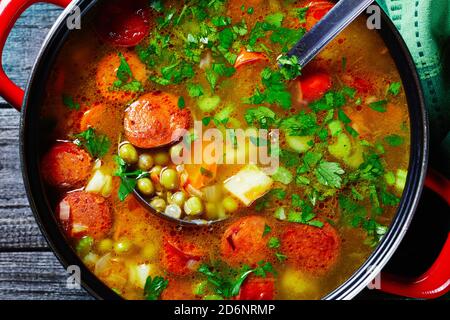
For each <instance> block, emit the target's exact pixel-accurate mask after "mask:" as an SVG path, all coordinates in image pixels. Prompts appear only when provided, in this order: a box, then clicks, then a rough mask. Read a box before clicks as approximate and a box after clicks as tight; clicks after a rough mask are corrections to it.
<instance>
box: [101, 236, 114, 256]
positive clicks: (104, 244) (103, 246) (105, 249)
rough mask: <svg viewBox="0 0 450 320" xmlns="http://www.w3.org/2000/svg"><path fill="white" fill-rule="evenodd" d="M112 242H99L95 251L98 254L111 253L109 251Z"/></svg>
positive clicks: (104, 240)
mask: <svg viewBox="0 0 450 320" xmlns="http://www.w3.org/2000/svg"><path fill="white" fill-rule="evenodd" d="M113 245H114V243H113V241H112V240H111V239H102V240H100V242H99V243H98V245H97V250H98V251H99V252H100V253H103V254H104V253H107V252H109V251H111V249H112V248H113Z"/></svg>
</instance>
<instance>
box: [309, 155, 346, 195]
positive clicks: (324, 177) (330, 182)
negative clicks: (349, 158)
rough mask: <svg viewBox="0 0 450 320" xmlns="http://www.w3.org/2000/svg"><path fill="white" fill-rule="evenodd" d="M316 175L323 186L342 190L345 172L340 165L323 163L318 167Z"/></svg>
mask: <svg viewBox="0 0 450 320" xmlns="http://www.w3.org/2000/svg"><path fill="white" fill-rule="evenodd" d="M315 173H316V177H317V180H318V181H319V182H320V183H321V184H323V185H325V186H329V187H332V188H336V189H340V188H341V185H342V184H341V183H342V177H341V175H343V174H344V173H345V171H344V169H342V168H341V166H340V165H339V163H336V162H327V161H322V162H320V163H319V165H318V166H317V168H316V170H315Z"/></svg>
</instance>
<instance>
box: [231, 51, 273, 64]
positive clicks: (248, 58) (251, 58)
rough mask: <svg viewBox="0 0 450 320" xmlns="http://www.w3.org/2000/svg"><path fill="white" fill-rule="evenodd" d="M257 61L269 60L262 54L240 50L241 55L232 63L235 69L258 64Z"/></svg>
mask: <svg viewBox="0 0 450 320" xmlns="http://www.w3.org/2000/svg"><path fill="white" fill-rule="evenodd" d="M258 61H266V62H268V61H269V59H268V58H267V56H266V55H265V54H264V53H261V52H250V51H247V50H245V49H242V51H241V53H239V55H238V57H237V59H236V62H235V63H234V67H235V68H239V67H241V66H243V65H246V64H250V63H254V62H258Z"/></svg>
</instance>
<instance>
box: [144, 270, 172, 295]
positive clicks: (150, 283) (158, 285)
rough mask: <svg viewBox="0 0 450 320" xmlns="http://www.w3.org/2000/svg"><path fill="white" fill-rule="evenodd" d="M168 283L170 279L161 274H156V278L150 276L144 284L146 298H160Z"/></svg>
mask: <svg viewBox="0 0 450 320" xmlns="http://www.w3.org/2000/svg"><path fill="white" fill-rule="evenodd" d="M168 285H169V280H166V279H164V278H163V277H161V276H155V277H154V278H152V277H151V276H148V277H147V280H146V281H145V286H144V298H145V299H146V300H158V299H159V297H160V296H161V293H162V292H163V291H164V289H166V288H167V286H168Z"/></svg>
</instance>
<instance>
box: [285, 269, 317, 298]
mask: <svg viewBox="0 0 450 320" xmlns="http://www.w3.org/2000/svg"><path fill="white" fill-rule="evenodd" d="M279 283H280V294H281V296H282V297H283V299H295V300H300V299H305V298H307V299H311V297H312V296H313V295H314V294H317V295H320V292H319V287H318V282H317V279H315V278H313V277H308V276H307V275H306V274H303V273H302V272H300V271H299V270H295V269H293V268H288V269H286V270H285V271H284V272H283V273H282V274H281V275H280V282H279ZM317 298H319V296H318V297H317Z"/></svg>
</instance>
